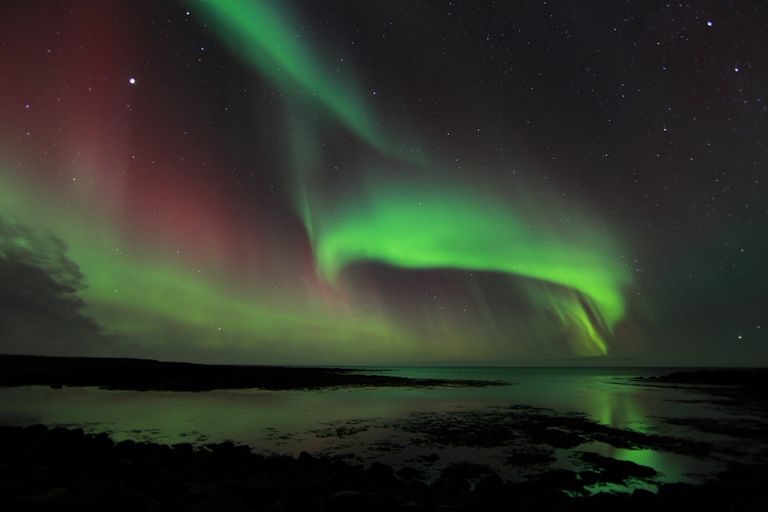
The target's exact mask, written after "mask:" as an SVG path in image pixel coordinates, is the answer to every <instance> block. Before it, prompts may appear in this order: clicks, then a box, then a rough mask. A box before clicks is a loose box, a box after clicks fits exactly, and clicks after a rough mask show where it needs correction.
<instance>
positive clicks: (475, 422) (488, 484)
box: [0, 356, 768, 512]
mask: <svg viewBox="0 0 768 512" xmlns="http://www.w3.org/2000/svg"><path fill="white" fill-rule="evenodd" d="M4 357H7V356H4ZM2 358H3V356H0V360H1V359H2ZM26 360H27V362H29V359H28V358H27V359H26ZM6 361H7V360H6ZM19 361H22V362H23V361H24V359H20V360H19ZM65 362H68V363H71V362H72V360H71V359H67V360H62V359H56V360H55V361H54V362H53V363H50V361H48V362H45V361H43V363H45V364H42V365H41V364H40V363H41V360H39V359H37V360H34V365H35V367H36V368H38V369H40V368H41V367H42V368H43V369H44V368H46V367H48V368H50V367H51V366H50V365H52V366H53V367H56V366H60V365H61V364H65ZM104 362H105V361H104V360H99V361H96V362H95V363H94V362H93V361H92V360H90V359H85V360H80V361H76V363H77V364H74V365H72V368H80V369H81V368H83V367H87V366H88V365H89V364H94V365H100V364H102V363H104ZM107 363H108V366H109V365H113V364H121V365H124V366H123V370H124V371H127V370H128V369H130V368H133V369H136V368H147V367H150V368H151V367H155V368H167V366H166V365H167V364H169V363H159V362H156V361H146V360H138V362H137V360H117V362H115V361H114V360H111V361H107ZM46 365H49V366H46ZM170 365H171V366H176V367H178V366H179V365H180V366H182V367H186V366H188V365H185V364H184V363H170ZM22 366H23V365H22ZM102 366H104V365H102ZM192 366H195V367H197V366H202V367H203V369H202V371H203V372H204V373H206V372H208V371H209V370H210V369H211V368H220V367H217V366H213V365H212V366H208V365H192ZM1 367H2V366H1V365H0V368H1ZM224 368H232V367H224ZM256 368H257V369H258V370H260V371H262V370H265V369H271V368H274V367H256ZM246 369H248V368H247V367H246ZM198 370H200V368H195V369H194V370H193V371H191V372H190V373H189V375H194V374H196V373H195V372H198ZM277 370H278V371H279V372H282V373H281V374H282V375H283V376H285V375H286V373H285V372H283V370H285V368H277ZM289 370H292V369H290V368H289ZM298 370H304V371H306V370H309V373H308V374H306V376H307V377H313V376H314V377H316V376H317V375H318V373H316V370H317V369H314V368H299V369H298ZM320 370H321V372H320V373H326V372H330V374H331V377H330V379H331V380H330V382H337V380H336V379H337V377H338V375H333V372H335V371H336V370H335V369H330V368H329V369H320ZM215 371H219V370H218V369H216V370H215ZM725 371H726V372H730V371H731V370H725ZM347 372H353V373H354V370H348V369H345V371H344V372H342V373H340V374H339V375H341V377H342V378H346V377H347V376H349V375H347ZM706 372H707V373H704V374H701V373H698V372H678V373H675V374H671V375H672V376H671V377H670V376H662V377H653V378H635V379H633V380H632V382H633V385H639V386H650V387H656V386H670V385H672V386H676V385H678V384H679V385H685V388H686V389H691V390H694V391H696V392H697V393H698V392H701V393H706V394H710V396H720V395H719V394H720V393H721V392H723V390H724V389H725V390H726V391H727V392H728V393H731V394H738V393H740V392H741V390H742V387H740V386H751V385H750V384H749V383H750V382H753V377H754V375H759V374H766V370H763V369H760V370H748V374H751V375H753V377H749V378H747V379H746V380H745V378H744V377H743V376H741V377H738V379H736V380H734V378H733V376H730V377H728V380H729V384H728V386H730V387H723V386H725V384H723V383H722V382H720V381H722V380H723V376H714V377H713V375H712V373H711V372H712V371H711V370H706ZM288 373H291V372H288ZM715 373H716V372H715ZM739 373H741V372H739ZM198 374H199V372H198ZM43 375H44V376H45V375H46V374H45V372H43ZM51 375H55V373H49V374H47V377H46V378H49V377H50V376H51ZM152 375H153V374H152V373H150V374H149V377H152ZM172 375H173V376H175V377H177V378H178V376H179V375H178V374H172ZM259 375H261V376H262V377H263V376H264V373H263V372H261V373H259ZM122 376H123V377H125V375H124V374H123V375H122ZM88 378H93V375H91V376H89V377H88ZM152 379H154V377H152ZM152 379H148V378H147V376H146V375H145V376H143V379H141V380H140V382H142V383H143V384H147V383H156V382H157V381H155V380H152ZM390 379H391V378H390ZM395 379H396V382H398V384H396V385H400V386H403V385H405V386H414V384H413V383H412V382H410V381H409V380H408V379H402V378H395ZM0 380H1V379H0ZM705 380H708V382H704V381H705ZM758 380H759V379H758ZM673 381H674V382H673ZM685 381H689V382H685ZM134 382H139V381H138V380H135V381H134ZM167 382H172V383H176V384H179V383H183V382H186V381H183V380H176V381H167ZM248 382H252V381H248ZM312 382H314V383H313V384H312V386H313V387H304V388H300V389H323V388H322V387H318V382H317V381H316V380H315V381H310V380H304V381H302V384H303V385H309V384H311V383H312ZM326 382H329V381H326ZM417 382H421V381H417ZM427 382H440V381H427ZM446 382H448V384H446V385H461V384H459V383H462V382H464V381H446ZM323 383H324V382H323V381H321V384H323ZM401 383H402V384H401ZM352 385H363V386H368V385H370V384H369V383H365V384H352ZM430 385H435V384H430ZM437 385H440V384H437ZM342 386H343V385H342ZM415 386H416V387H418V384H416V385H415ZM335 387H338V386H336V385H331V386H330V388H335ZM121 389H122V388H121ZM278 389H297V388H296V387H295V383H294V386H293V387H288V388H278ZM750 389H751V388H750ZM748 395H749V393H747V395H746V396H748ZM734 396H735V395H734ZM706 400H707V401H709V400H710V399H709V398H707V399H706ZM729 402H730V401H729ZM713 403H717V404H719V405H726V404H722V403H721V402H720V401H717V402H714V401H713ZM752 404H753V405H755V406H756V407H760V410H762V411H765V406H764V405H763V404H760V403H758V402H752ZM731 406H736V407H739V408H742V407H743V406H744V402H742V403H741V404H739V403H738V402H736V403H731V405H729V407H731ZM675 421H677V422H678V423H679V424H680V425H681V426H684V427H686V428H690V429H693V430H697V431H701V432H710V433H717V434H723V435H727V436H729V437H732V438H735V439H738V440H740V442H742V443H746V444H748V445H750V446H757V445H758V444H759V445H760V446H762V448H761V450H760V452H759V453H755V454H754V455H755V458H749V459H747V458H743V459H739V458H736V457H734V453H730V452H729V450H730V447H729V446H726V445H720V444H719V443H714V442H705V441H703V440H701V439H690V440H687V441H686V440H683V439H682V438H678V437H668V436H666V435H661V434H657V433H653V432H650V433H641V432H637V431H634V430H631V429H621V428H613V427H609V426H606V425H603V424H601V423H599V422H596V421H594V420H590V419H588V418H587V417H585V416H584V415H583V414H581V413H574V412H563V411H556V410H554V409H544V408H540V407H534V406H526V405H508V406H506V407H504V406H493V407H486V408H482V409H477V410H474V409H473V410H469V409H467V410H460V409H459V410H455V411H449V412H446V413H436V414H435V413H422V414H416V415H411V416H410V417H409V418H406V419H402V420H397V421H394V422H390V423H391V424H390V425H388V426H389V427H391V428H395V429H397V430H399V431H402V432H404V433H405V434H406V437H407V438H408V439H409V441H408V442H407V443H399V444H393V445H392V446H391V447H390V448H391V449H393V450H403V449H408V448H411V447H419V448H420V449H421V448H424V449H425V450H426V451H428V452H429V453H430V454H431V455H426V456H425V455H419V456H418V457H415V458H413V460H410V461H406V464H405V465H402V466H401V465H399V464H394V466H390V465H387V464H383V463H382V462H385V461H386V458H381V459H380V458H378V457H377V458H373V459H372V458H367V460H362V459H359V458H354V457H353V458H350V457H349V456H348V455H345V454H343V453H339V454H338V455H331V454H327V453H326V454H323V453H322V452H314V451H313V453H312V454H310V453H307V452H302V453H301V454H300V455H298V456H296V457H292V456H290V455H269V454H263V453H260V452H254V451H253V450H252V449H251V448H250V447H249V446H247V445H244V444H237V443H233V442H231V441H224V442H219V443H207V444H196V445H193V444H191V443H186V442H183V443H176V444H170V443H168V444H163V443H162V442H157V441H155V442H141V441H138V440H125V441H119V442H118V441H116V440H114V439H113V438H112V437H110V434H107V433H91V434H89V433H86V432H85V431H84V430H83V429H81V428H74V427H73V426H72V425H70V426H68V427H62V426H54V425H49V426H44V425H40V424H37V425H31V426H25V427H19V426H0V489H1V490H2V491H0V507H3V508H4V509H8V510H11V509H14V510H15V509H24V510H148V511H165V510H168V511H177V510H178V511H190V512H194V511H201V510H223V511H227V510H229V511H257V510H272V511H276V510H303V511H323V510H372V511H378V510H381V511H384V510H387V511H389V510H427V511H431V510H459V511H464V510H467V511H470V510H472V511H475V510H499V511H501V510H522V511H526V510H536V511H539V510H551V509H555V510H590V511H591V510H628V511H634V510H637V511H640V510H642V511H643V512H645V511H646V510H648V508H649V507H652V508H658V509H659V510H684V509H686V510H687V509H691V508H700V509H702V510H758V509H760V507H759V506H757V505H758V504H761V505H763V506H764V508H768V493H764V492H763V488H764V486H765V484H766V483H768V449H767V448H766V447H765V446H764V440H765V437H764V432H765V431H764V430H763V428H762V426H760V425H757V424H755V425H745V424H742V423H743V422H740V421H739V420H732V421H731V420H729V421H725V422H722V421H714V422H713V421H711V420H705V419H696V418H684V419H683V420H682V422H680V421H681V420H675ZM369 423H371V422H369ZM676 424H677V423H676ZM762 424H764V422H761V425H762ZM368 427H371V428H374V427H376V425H374V423H371V425H368V424H367V423H360V424H358V422H356V421H350V422H349V423H348V424H339V425H335V424H334V425H331V426H329V427H328V431H329V435H334V436H336V437H339V438H345V439H346V438H347V437H348V436H354V435H355V434H356V432H358V431H362V430H364V429H366V428H368ZM401 441H402V439H401ZM595 442H599V443H603V444H606V445H610V446H612V447H614V448H617V449H630V450H635V449H640V450H643V449H645V450H649V449H650V450H654V451H660V452H669V453H677V454H681V455H686V456H691V457H695V458H703V459H704V458H711V457H713V456H715V457H716V458H718V459H720V460H721V461H724V460H725V459H726V458H727V459H728V460H730V462H728V463H727V464H724V465H723V466H722V470H721V471H718V472H717V473H712V474H711V476H709V477H708V478H707V479H706V480H704V481H702V482H701V483H679V482H678V483H671V482H664V481H662V480H660V479H659V475H660V473H657V471H656V470H654V469H653V468H651V467H649V466H644V465H641V464H638V463H634V462H629V461H623V460H620V459H618V458H617V459H614V458H612V457H610V456H603V455H599V454H597V453H594V452H591V451H589V450H588V449H587V450H584V449H580V448H579V447H580V446H586V445H589V444H591V443H595ZM438 447H439V448H440V449H439V450H438V449H437V448H438ZM379 448H382V447H379ZM443 448H445V449H446V450H447V451H446V452H443ZM466 449H480V450H498V452H497V454H496V456H497V457H502V458H503V462H502V465H503V466H504V468H508V469H510V470H511V472H512V475H510V474H507V473H506V471H501V469H500V468H499V467H492V465H488V464H486V463H477V462H468V461H465V460H463V459H462V458H461V457H451V456H449V455H448V456H446V455H443V453H446V454H450V450H458V451H461V450H466ZM563 449H568V450H572V455H570V456H569V457H570V459H569V460H572V461H574V463H576V466H574V468H573V469H563V468H558V467H557V466H553V465H552V461H553V454H554V452H555V451H556V450H563ZM295 453H298V451H297V452H295ZM438 453H439V454H440V455H439V456H438ZM435 458H439V459H440V460H439V461H436V460H434V459H435ZM416 459H419V460H420V459H424V461H423V462H425V463H426V465H424V464H422V465H419V464H418V462H417V460H416ZM428 459H429V460H428ZM390 462H391V460H390ZM445 463H447V464H445ZM430 467H431V468H434V469H435V471H433V472H430V473H429V474H428V473H427V472H426V471H425V469H426V468H430ZM514 475H517V476H514ZM632 482H646V483H649V484H652V485H653V487H652V488H651V489H652V490H653V489H654V488H655V489H656V492H655V493H654V492H651V491H650V490H647V489H646V488H642V487H641V486H635V485H631V483H632ZM595 488H598V489H599V491H600V492H597V493H596V494H591V493H592V492H593V491H594V489H595ZM9 506H10V508H9Z"/></svg>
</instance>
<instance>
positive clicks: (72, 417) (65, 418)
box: [0, 367, 754, 488]
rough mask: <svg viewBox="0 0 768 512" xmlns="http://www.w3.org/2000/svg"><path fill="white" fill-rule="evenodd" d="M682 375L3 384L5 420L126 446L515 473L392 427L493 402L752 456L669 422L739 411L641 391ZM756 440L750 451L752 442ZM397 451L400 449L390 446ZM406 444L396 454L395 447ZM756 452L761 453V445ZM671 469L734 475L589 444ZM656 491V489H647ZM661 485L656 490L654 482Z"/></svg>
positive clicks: (414, 371) (563, 463)
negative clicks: (478, 382) (433, 384)
mask: <svg viewBox="0 0 768 512" xmlns="http://www.w3.org/2000/svg"><path fill="white" fill-rule="evenodd" d="M677 370H679V369H675V368H475V367H461V368H457V367H445V368H441V367H394V368H368V369H367V371H368V372H369V373H384V372H385V373H386V374H389V375H397V376H404V377H429V378H451V379H484V380H501V381H507V382H511V383H513V384H514V385H509V386H501V387H488V388H434V389H423V388H422V389H419V388H415V389H386V388H383V389H382V388H379V389H342V390H334V391H322V392H318V391H280V392H275V391H261V390H226V391H211V392H203V393H179V392H133V391H105V390H101V389H97V388H66V387H65V388H63V389H50V388H48V387H43V386H29V387H20V388H0V424H5V425H29V424H34V423H44V424H47V425H67V426H79V427H82V428H84V429H85V430H86V431H88V432H109V433H111V434H112V436H113V438H114V439H115V440H118V441H119V440H123V439H134V440H148V441H154V442H160V443H168V444H174V443H178V442H191V443H193V444H205V443H209V442H220V441H224V440H233V441H236V442H239V443H244V444H248V445H250V446H251V448H252V449H253V450H254V451H257V452H261V453H280V454H289V455H298V454H299V453H300V452H301V451H304V450H306V451H309V452H311V453H324V454H334V455H346V454H348V455H350V456H354V457H357V458H358V459H360V460H361V461H362V462H364V463H367V462H371V461H373V460H381V461H382V462H385V463H388V464H392V465H394V466H396V467H397V466H398V465H406V464H408V465H414V464H417V462H416V461H418V460H421V459H420V457H422V456H424V455H430V454H437V455H438V456H439V460H438V461H436V462H430V463H429V464H427V465H428V466H429V467H427V468H423V469H427V470H428V471H432V472H434V473H436V472H437V471H439V470H440V469H441V468H442V467H444V465H445V464H447V463H448V462H449V461H456V460H468V461H472V462H480V463H486V464H490V465H491V466H493V467H494V468H495V469H497V470H498V471H499V472H500V473H501V474H502V475H503V476H506V477H507V478H510V479H511V478H517V477H520V476H521V475H520V473H519V472H518V471H514V470H512V469H510V468H508V467H505V466H504V465H503V464H502V462H501V461H500V460H499V458H498V450H483V449H471V448H439V447H437V448H435V447H431V448H423V447H414V446H409V445H408V440H409V438H410V435H409V434H406V433H404V432H402V431H399V430H398V429H397V428H396V427H393V426H392V424H393V423H394V422H396V421H397V420H406V419H408V418H410V417H412V415H414V414H417V413H427V412H435V413H444V412H451V411H468V410H484V409H487V408H488V407H492V406H509V405H516V404H519V405H522V404H525V405H533V406H537V407H545V408H551V409H555V410H558V411H563V412H583V413H585V414H586V415H587V416H588V417H589V418H591V419H593V420H595V421H597V422H599V423H602V424H605V425H609V426H612V427H616V428H622V429H625V428H628V429H633V430H637V431H643V432H647V433H657V434H669V435H675V436H678V437H683V438H687V439H705V440H710V441H715V442H717V443H719V444H720V445H724V444H728V445H729V446H732V447H733V448H734V449H735V450H738V451H742V452H749V451H750V447H749V446H748V443H744V442H742V441H739V440H737V439H730V438H727V437H725V436H717V435H711V434H710V435H707V434H703V433H701V432H697V431H693V430H690V429H687V428H682V427H673V426H670V425H668V424H667V423H665V422H664V421H663V419H662V418H665V417H667V418H668V417H671V418H681V417H682V418H684V417H696V418H714V419H730V420H733V419H738V420H744V421H751V420H753V418H751V417H750V416H749V415H747V414H742V413H740V412H739V411H738V410H734V409H733V408H725V407H721V406H715V405H712V404H709V403H705V402H703V401H701V400H698V401H697V399H701V398H702V396H701V395H697V394H694V393H692V392H690V391H686V390H685V389H674V388H671V387H669V388H652V387H641V386H634V385H631V384H630V382H629V380H628V379H629V378H631V377H635V376H639V375H642V376H646V377H648V376H654V375H664V374H667V373H670V372H671V371H677ZM745 445H746V446H745ZM386 446H389V448H388V449H384V448H383V447H386ZM393 446H394V447H395V449H392V447H393ZM752 448H754V447H752ZM577 449H578V450H589V451H595V452H598V453H601V454H603V455H607V456H612V457H614V458H618V459H624V460H632V461H634V462H637V463H639V464H643V465H647V466H651V467H653V468H654V469H656V470H657V471H659V472H661V473H663V476H662V477H661V478H660V481H685V482H697V481H701V480H702V479H703V478H704V477H705V476H706V475H710V474H712V473H714V472H716V471H718V470H720V469H722V468H724V465H725V463H726V462H727V461H726V460H724V459H710V460H700V459H694V458H691V457H685V456H681V455H676V454H669V453H661V452H655V451H652V450H620V449H616V448H613V447H611V446H609V445H604V444H602V443H591V444H589V445H582V446H580V447H578V448H577ZM555 455H556V457H557V462H556V463H555V467H563V468H569V469H575V466H574V463H573V459H572V457H571V450H555ZM643 486H645V487H647V486H646V485H643ZM651 488H653V486H651Z"/></svg>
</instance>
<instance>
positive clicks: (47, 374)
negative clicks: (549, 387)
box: [0, 355, 509, 391]
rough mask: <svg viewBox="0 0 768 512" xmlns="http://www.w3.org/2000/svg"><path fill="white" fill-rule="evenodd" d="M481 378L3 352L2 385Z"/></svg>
mask: <svg viewBox="0 0 768 512" xmlns="http://www.w3.org/2000/svg"><path fill="white" fill-rule="evenodd" d="M507 384H509V383H501V382H492V381H480V380H446V379H408V378H404V377H394V376H378V375H363V374H361V373H360V372H359V370H351V369H347V368H343V369H342V368H296V367H283V366H231V365H211V364H191V363H169V362H161V361H153V360H150V359H124V358H97V357H46V356H24V355H0V386H29V385H43V386H54V387H60V386H98V387H102V388H105V389H122V390H133V391H149V390H158V391H210V390H213V389H250V388H259V389H269V390H288V389H322V388H334V387H345V386H358V387H429V386H473V387H475V386H494V385H507Z"/></svg>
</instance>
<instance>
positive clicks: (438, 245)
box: [0, 0, 768, 366]
mask: <svg viewBox="0 0 768 512" xmlns="http://www.w3.org/2000/svg"><path fill="white" fill-rule="evenodd" d="M495 4H496V5H494V2H461V1H458V2H435V3H432V4H421V3H418V2H417V3H415V4H414V3H413V2H391V1H386V2H385V1H383V0H382V1H378V0H377V1H372V2H360V3H353V4H350V3H347V2H343V1H340V0H339V1H336V0H331V1H328V2H303V1H291V2H287V1H286V2H278V1H266V0H216V1H214V0H189V1H165V0H163V1H158V2H151V3H135V4H134V3H131V2H129V3H128V4H123V3H122V2H117V1H112V0H109V1H105V2H98V3H93V2H86V1H84V0H67V1H60V2H46V1H43V2H22V1H10V2H4V3H3V4H2V6H0V23H1V24H2V27H3V30H2V32H0V34H1V35H0V41H1V42H2V44H1V45H0V52H1V53H0V70H1V71H2V77H3V78H2V80H0V236H1V237H2V238H0V263H1V265H2V266H1V267H0V275H2V276H4V278H3V280H2V283H1V284H0V301H2V302H1V303H2V304H3V312H2V313H0V336H2V338H0V344H1V345H0V351H4V352H11V353H41V354H63V355H117V356H132V357H150V358H159V359H166V360H185V361H195V362H217V363H219V362H223V363H250V364H376V363H380V364H399V363H406V364H409V363H414V364H416V363H435V364H505V365H515V364H629V365H633V364H659V365H664V364H666V365H701V366H706V365H721V364H725V365H742V364H766V363H767V362H768V350H766V345H765V343H766V341H768V340H766V336H765V332H766V327H765V326H766V325H768V322H766V319H765V312H766V311H768V301H767V300H766V298H765V293H764V290H765V285H766V284H768V283H766V280H767V279H766V277H767V274H768V273H766V271H765V269H764V263H765V257H764V255H765V253H766V242H765V240H764V233H765V228H766V213H767V210H766V205H767V204H768V201H766V186H765V182H764V176H765V171H766V167H767V166H768V151H767V150H766V147H765V140H766V135H768V97H766V91H768V63H766V58H765V55H766V54H768V36H767V35H766V34H765V31H764V30H763V29H761V26H763V27H764V24H765V20H766V19H767V18H766V15H767V14H768V13H766V12H765V9H763V8H761V7H755V6H750V7H733V6H731V7H722V6H716V5H715V4H714V3H709V2H690V3H685V4H681V5H677V4H675V5H674V6H673V5H667V4H665V3H654V2H652V3H651V4H648V3H642V5H641V4H634V3H627V4H624V5H621V6H613V7H611V8H610V9H609V8H607V7H605V8H603V7H600V6H597V5H595V6H592V5H589V6H586V5H583V4H581V3H576V2H548V3H546V4H545V3H541V4H540V5H539V4H536V5H528V4H522V3H518V2H510V3H509V4H514V5H507V4H506V3H505V4H504V5H498V2H496V3H495ZM756 20H758V21H756ZM759 20H763V21H762V25H761V23H760V22H759ZM761 326H762V329H761Z"/></svg>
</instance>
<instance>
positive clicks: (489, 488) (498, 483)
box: [475, 473, 506, 498]
mask: <svg viewBox="0 0 768 512" xmlns="http://www.w3.org/2000/svg"><path fill="white" fill-rule="evenodd" d="M475 490H476V491H477V492H478V493H479V494H480V495H482V496H487V497H493V498H495V497H498V496H501V495H503V494H504V493H505V492H506V484H505V483H504V480H502V478H501V477H500V476H499V475H497V474H496V473H493V474H491V475H486V476H484V477H482V478H481V479H480V481H479V482H477V484H476V485H475Z"/></svg>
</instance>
